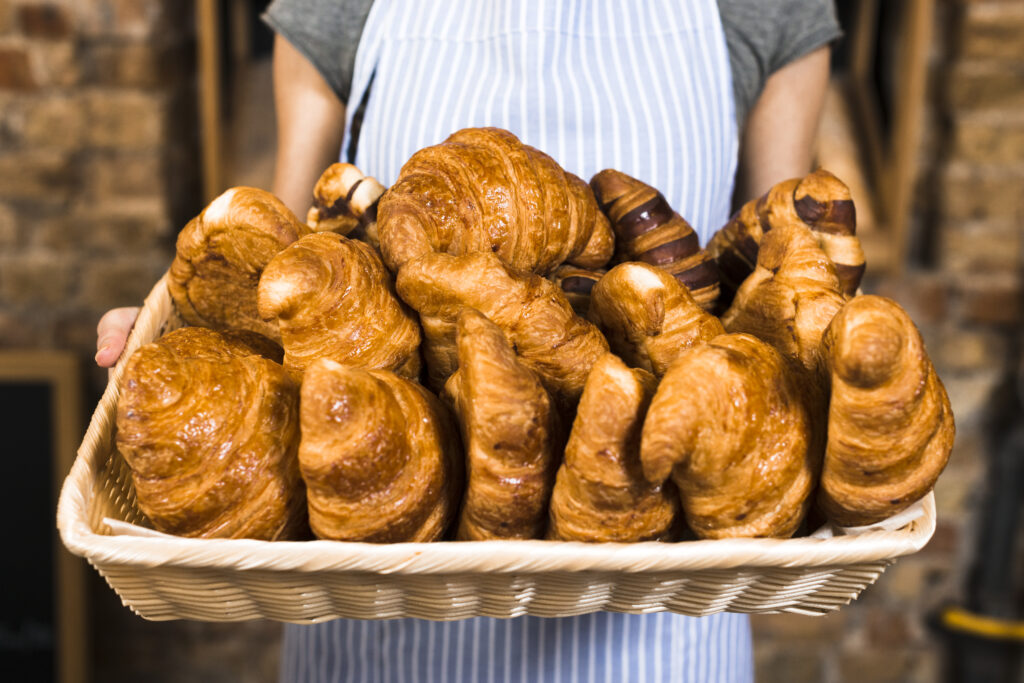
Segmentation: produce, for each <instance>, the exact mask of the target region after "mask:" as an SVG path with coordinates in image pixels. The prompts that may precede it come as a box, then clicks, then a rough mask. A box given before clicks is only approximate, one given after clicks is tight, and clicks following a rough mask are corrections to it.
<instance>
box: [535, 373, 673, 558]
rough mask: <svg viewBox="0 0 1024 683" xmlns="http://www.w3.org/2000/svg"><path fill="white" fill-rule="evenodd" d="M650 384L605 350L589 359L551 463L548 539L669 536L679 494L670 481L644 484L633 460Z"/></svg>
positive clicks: (625, 539) (651, 378)
mask: <svg viewBox="0 0 1024 683" xmlns="http://www.w3.org/2000/svg"><path fill="white" fill-rule="evenodd" d="M656 384H657V381H656V380H655V379H654V376H653V375H651V374H650V373H649V372H646V371H644V370H631V369H630V368H628V367H626V365H625V364H624V363H623V362H622V361H621V360H619V359H618V358H617V357H616V356H615V355H614V354H611V353H608V354H605V355H604V356H602V357H601V359H600V360H599V361H598V362H597V363H596V364H595V365H594V369H593V370H591V371H590V376H589V377H587V383H586V385H585V387H584V389H583V396H581V397H580V405H579V409H578V411H577V413H576V421H575V422H574V423H573V426H572V433H571V434H570V436H569V443H568V445H566V447H565V462H564V463H562V466H561V467H560V468H559V469H558V479H557V481H556V483H555V489H554V492H553V494H552V497H551V527H550V529H549V531H548V536H549V538H553V539H560V540H563V541H594V542H604V541H614V542H626V543H628V542H633V541H652V540H671V537H672V530H673V522H674V520H675V518H676V514H677V512H678V510H679V495H678V493H677V492H676V490H675V486H673V485H672V484H671V483H668V482H666V483H665V484H664V485H661V484H651V483H649V482H648V481H647V480H646V479H645V478H644V473H643V469H642V467H641V465H640V430H641V428H642V427H643V422H644V416H645V415H646V413H647V407H648V405H649V404H650V401H651V397H652V396H653V395H654V389H655V386H656Z"/></svg>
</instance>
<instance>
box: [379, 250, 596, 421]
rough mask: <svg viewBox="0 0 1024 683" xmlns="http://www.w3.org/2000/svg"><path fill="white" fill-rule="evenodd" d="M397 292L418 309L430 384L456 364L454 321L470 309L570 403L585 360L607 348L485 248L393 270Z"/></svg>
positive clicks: (553, 295) (533, 279)
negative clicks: (497, 329)
mask: <svg viewBox="0 0 1024 683" xmlns="http://www.w3.org/2000/svg"><path fill="white" fill-rule="evenodd" d="M396 288H397V290H398V294H399V296H401V297H402V299H403V300H404V301H405V302H406V303H408V304H409V305H410V306H411V307H412V308H414V309H416V311H417V312H418V313H419V314H420V324H421V325H422V327H423V335H424V344H423V347H424V355H425V357H426V361H427V371H428V375H429V377H430V381H431V383H432V385H433V386H443V385H444V381H445V380H446V379H447V378H448V377H449V376H450V375H451V374H452V373H453V372H454V371H455V368H456V367H457V365H458V361H457V358H456V352H455V323H456V320H457V318H458V315H459V313H460V312H461V311H462V309H463V308H467V307H468V308H475V309H476V310H478V311H480V312H481V313H483V314H484V315H485V316H487V318H489V319H490V320H491V321H492V322H494V323H495V324H496V325H497V326H498V327H500V328H501V329H502V331H503V332H504V333H505V335H506V336H507V337H508V339H509V341H510V342H512V344H513V346H514V347H515V349H516V353H517V354H518V355H519V357H520V359H521V361H522V363H523V364H524V365H525V366H526V367H528V368H530V369H531V370H533V371H534V372H536V373H537V374H538V375H540V378H541V382H543V383H544V387H545V388H546V389H547V390H548V391H549V392H550V393H552V394H553V395H554V397H555V398H556V400H559V401H565V402H567V403H570V404H574V403H575V402H576V401H577V400H578V399H579V396H580V393H581V392H582V391H583V383H584V382H585V381H586V378H587V373H589V372H590V368H591V367H592V366H593V364H594V363H595V362H596V361H597V359H598V358H600V357H601V356H602V355H604V353H605V352H607V351H608V342H607V341H605V338H604V337H603V336H602V335H601V332H600V331H598V329H597V328H596V327H594V325H593V324H591V323H590V322H587V321H586V320H584V319H583V318H580V317H579V316H577V315H576V314H574V313H573V311H572V307H571V306H570V305H569V302H568V301H567V300H566V298H565V295H564V294H562V291H561V290H560V289H559V288H558V287H557V286H556V285H555V284H554V283H552V282H551V281H550V280H545V279H544V278H542V277H540V276H539V275H533V274H530V273H517V272H514V271H511V270H510V269H509V268H507V267H506V266H505V265H504V264H502V262H501V261H500V260H499V259H498V256H497V255H495V254H493V253H491V252H489V251H488V252H476V253H471V254H465V255H463V256H449V255H448V254H439V253H436V252H432V253H428V254H426V255H424V256H421V257H420V258H417V259H416V260H414V261H410V262H409V263H407V264H406V265H405V266H403V267H402V269H401V270H400V271H398V279H397V283H396Z"/></svg>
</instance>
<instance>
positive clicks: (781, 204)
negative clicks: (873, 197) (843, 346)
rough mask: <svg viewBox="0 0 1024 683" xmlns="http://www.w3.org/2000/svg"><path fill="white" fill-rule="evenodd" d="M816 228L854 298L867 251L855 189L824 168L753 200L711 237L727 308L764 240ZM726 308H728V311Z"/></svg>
mask: <svg viewBox="0 0 1024 683" xmlns="http://www.w3.org/2000/svg"><path fill="white" fill-rule="evenodd" d="M792 223H795V224H799V225H803V226H805V227H808V228H810V229H811V230H812V231H813V234H814V236H815V238H816V239H817V240H818V242H819V244H820V245H821V247H822V249H823V250H824V251H825V254H826V255H827V256H828V257H829V259H830V260H831V261H832V262H833V264H834V265H835V268H836V272H837V274H838V277H839V279H840V282H841V283H842V289H841V291H842V292H843V293H844V294H846V295H847V296H853V294H854V293H855V292H856V291H857V288H858V287H859V286H860V280H861V277H862V276H863V274H864V267H865V264H864V252H863V250H862V249H861V246H860V240H858V239H857V237H856V230H857V216H856V210H855V209H854V205H853V200H852V199H851V197H850V188H848V187H847V186H846V185H845V184H844V183H843V182H842V181H841V180H839V179H838V178H836V177H835V176H834V175H832V174H831V173H829V172H828V171H826V170H824V169H818V170H817V171H815V172H814V173H811V174H810V175H808V176H806V177H804V178H802V179H801V178H792V179H790V180H785V181H783V182H781V183H777V184H776V185H774V186H773V187H772V188H771V189H770V190H768V192H767V193H766V194H764V195H763V196H762V197H760V198H758V199H753V200H751V201H749V202H747V203H746V204H744V205H743V207H742V208H741V209H740V210H739V211H738V212H737V213H736V215H735V216H733V217H732V218H731V219H730V220H729V222H728V223H727V224H726V225H725V227H723V228H722V229H721V230H719V231H718V232H717V233H715V235H714V236H713V237H712V238H711V241H710V242H709V243H708V251H709V252H711V254H712V256H714V257H715V259H716V261H717V262H718V269H719V271H720V272H721V277H722V289H723V294H724V296H723V300H724V301H725V302H726V303H727V302H729V301H731V300H732V295H733V293H734V292H736V290H737V289H738V288H739V286H740V285H741V284H742V282H743V281H744V280H745V279H746V278H747V276H748V275H750V273H751V272H752V271H753V270H754V267H755V263H756V261H757V252H758V245H759V244H760V243H761V239H762V235H763V234H764V233H767V232H768V231H769V230H772V229H774V228H777V227H779V226H781V225H786V224H792ZM723 308H724V307H723Z"/></svg>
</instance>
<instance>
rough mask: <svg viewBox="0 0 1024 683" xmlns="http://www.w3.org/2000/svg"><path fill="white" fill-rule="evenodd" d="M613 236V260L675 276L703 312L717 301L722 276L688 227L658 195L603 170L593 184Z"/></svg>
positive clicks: (631, 179)
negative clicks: (634, 263) (645, 264)
mask: <svg viewBox="0 0 1024 683" xmlns="http://www.w3.org/2000/svg"><path fill="white" fill-rule="evenodd" d="M590 187H591V188H592V189H593V190H594V195H595V196H596V197H597V202H598V204H599V205H600V206H601V209H602V210H603V211H604V212H605V213H606V214H607V215H608V218H609V219H610V220H611V222H612V228H613V229H614V230H615V257H616V260H617V261H619V262H622V261H641V262H643V263H647V264H650V265H652V266H657V267H658V268H662V269H663V270H666V271H668V272H669V273H671V274H672V275H674V276H675V277H676V278H677V279H678V280H679V281H680V282H682V283H683V284H684V285H686V288H687V289H689V290H690V294H692V295H693V298H694V299H696V301H697V303H698V304H699V305H700V306H701V308H703V309H704V310H706V311H707V310H711V309H712V308H714V306H715V302H716V301H717V299H718V270H717V268H716V266H715V263H714V260H713V259H712V258H711V256H710V255H709V254H708V253H707V252H706V251H704V250H703V249H701V247H700V242H699V241H698V239H697V233H696V232H694V230H693V228H692V227H690V224H689V223H687V222H686V221H685V220H683V218H682V216H680V215H679V214H678V213H676V212H675V211H673V210H672V207H671V206H669V205H668V202H667V201H665V198H664V197H663V196H662V195H661V193H660V192H658V191H657V190H656V189H654V188H653V187H651V186H650V185H647V184H646V183H643V182H641V181H639V180H637V179H636V178H631V177H630V176H628V175H626V174H625V173H621V172H619V171H615V170H612V169H605V170H604V171H601V172H600V173H598V174H597V175H595V176H594V177H593V178H592V179H591V181H590Z"/></svg>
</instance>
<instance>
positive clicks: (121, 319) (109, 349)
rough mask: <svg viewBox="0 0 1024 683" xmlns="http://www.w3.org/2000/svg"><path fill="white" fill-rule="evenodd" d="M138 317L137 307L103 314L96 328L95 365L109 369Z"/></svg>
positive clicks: (118, 355)
mask: <svg viewBox="0 0 1024 683" xmlns="http://www.w3.org/2000/svg"><path fill="white" fill-rule="evenodd" d="M138 315H139V309H138V307H126V308H114V309H111V310H109V311H107V312H106V313H104V314H103V317H102V318H100V322H99V324H98V325H97V326H96V349H97V351H96V364H97V365H99V366H100V367H101V368H109V367H110V366H112V365H114V363H116V362H117V359H118V358H119V357H120V356H121V352H122V351H123V350H124V345H125V342H126V341H128V333H129V332H131V330H132V325H134V324H135V318H137V317H138Z"/></svg>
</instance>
